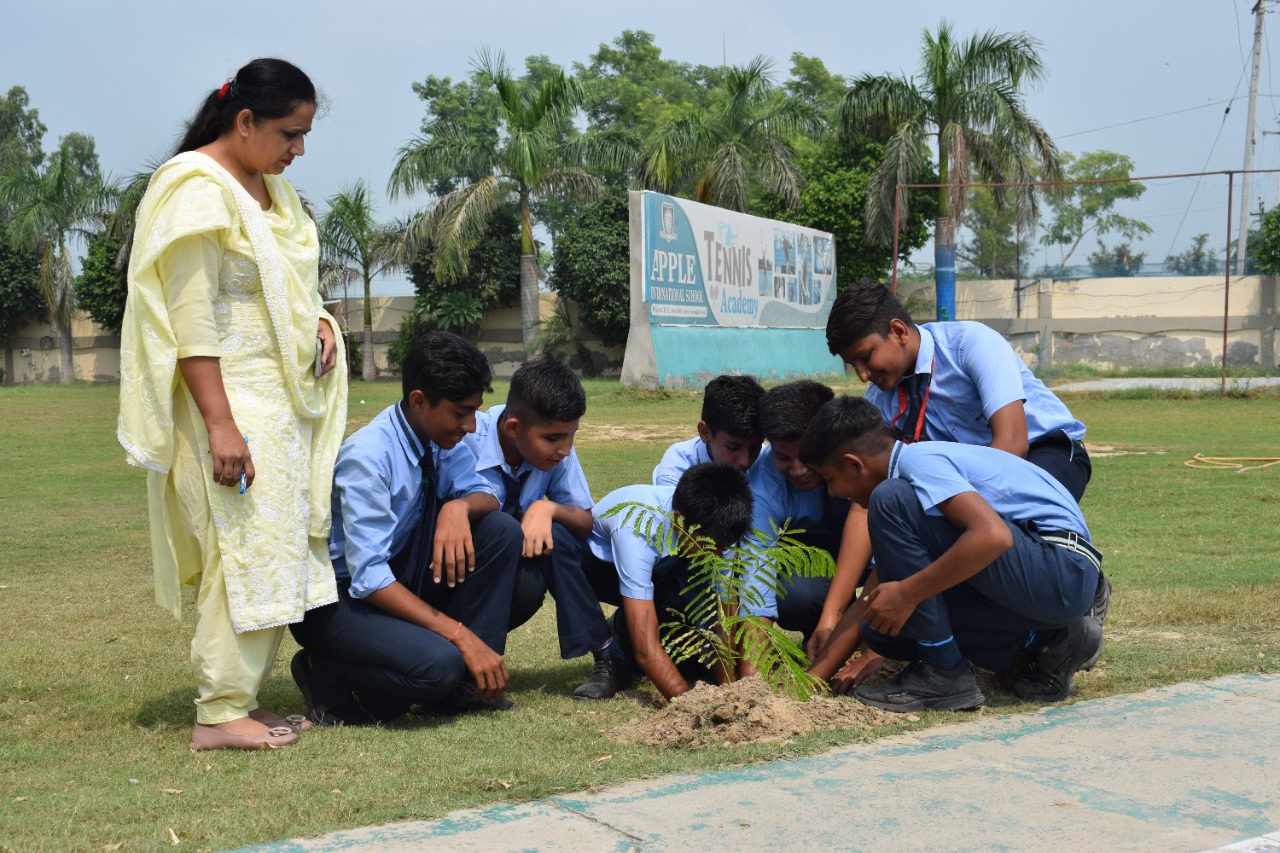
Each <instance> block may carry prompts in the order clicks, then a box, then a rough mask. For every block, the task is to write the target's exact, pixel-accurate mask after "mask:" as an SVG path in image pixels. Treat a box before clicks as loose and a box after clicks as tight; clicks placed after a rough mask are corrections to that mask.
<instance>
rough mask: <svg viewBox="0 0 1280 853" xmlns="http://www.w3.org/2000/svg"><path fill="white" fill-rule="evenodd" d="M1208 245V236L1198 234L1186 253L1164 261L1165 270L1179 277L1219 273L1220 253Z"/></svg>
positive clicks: (1169, 257) (1170, 256)
mask: <svg viewBox="0 0 1280 853" xmlns="http://www.w3.org/2000/svg"><path fill="white" fill-rule="evenodd" d="M1250 236H1251V237H1252V235H1250ZM1208 243H1209V235H1208V234H1197V235H1196V236H1195V237H1193V238H1191V245H1190V246H1189V247H1188V248H1187V250H1186V251H1184V252H1182V253H1181V254H1177V255H1169V256H1168V257H1167V258H1165V259H1164V266H1165V270H1166V271H1167V272H1171V273H1175V274H1177V275H1213V274H1214V273H1217V272H1219V271H1220V269H1219V266H1218V252H1217V250H1215V249H1210V248H1207V246H1208Z"/></svg>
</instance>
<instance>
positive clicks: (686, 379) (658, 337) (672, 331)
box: [652, 326, 844, 388]
mask: <svg viewBox="0 0 1280 853" xmlns="http://www.w3.org/2000/svg"><path fill="white" fill-rule="evenodd" d="M652 333H653V352H654V355H655V357H656V361H657V367H658V381H659V383H661V384H662V385H665V386H673V387H677V388H679V387H701V386H703V385H705V384H706V383H707V381H708V380H710V379H713V378H714V377H716V376H717V375H719V374H721V373H750V374H753V375H754V376H756V378H758V379H762V380H763V379H781V380H786V379H796V378H800V377H803V376H823V375H828V376H829V375H832V374H836V375H843V374H844V364H843V363H842V362H841V361H840V359H839V358H838V357H837V356H834V355H830V354H829V353H828V352H827V338H826V332H825V331H824V330H823V329H761V328H755V329H750V328H741V327H732V326H653V327H652Z"/></svg>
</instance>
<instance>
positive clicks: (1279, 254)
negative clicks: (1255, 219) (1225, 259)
mask: <svg viewBox="0 0 1280 853" xmlns="http://www.w3.org/2000/svg"><path fill="white" fill-rule="evenodd" d="M1233 242H1234V241H1233ZM1248 245H1249V254H1250V256H1252V259H1253V267H1254V270H1255V271H1256V272H1259V273H1262V274H1263V275H1280V207H1273V208H1271V210H1269V211H1267V212H1266V213H1264V214H1263V215H1262V221H1261V222H1260V223H1259V224H1258V231H1257V232H1256V233H1252V234H1250V235H1249V244H1248ZM1232 254H1233V255H1234V254H1236V252H1235V250H1234V249H1233V250H1232Z"/></svg>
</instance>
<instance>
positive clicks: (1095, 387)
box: [1053, 376, 1280, 391]
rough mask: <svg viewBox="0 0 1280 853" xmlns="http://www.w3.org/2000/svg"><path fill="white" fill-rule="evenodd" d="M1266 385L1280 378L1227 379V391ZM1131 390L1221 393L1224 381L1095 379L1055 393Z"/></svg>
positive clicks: (1057, 387)
mask: <svg viewBox="0 0 1280 853" xmlns="http://www.w3.org/2000/svg"><path fill="white" fill-rule="evenodd" d="M1264 385H1280V376H1255V377H1252V378H1245V379H1233V378H1232V377H1230V376H1228V377H1227V390H1228V391H1230V390H1233V389H1248V388H1261V387H1263V386H1264ZM1130 388H1164V389H1183V390H1187V391H1220V390H1222V380H1221V379H1220V378H1218V379H1208V378H1204V377H1197V378H1180V377H1173V376H1171V377H1167V378H1164V379H1144V378H1141V377H1131V378H1130V377H1126V378H1123V379H1093V380H1090V381H1088V382H1066V383H1063V384H1061V385H1054V386H1053V390H1054V391H1126V390H1128V389H1130Z"/></svg>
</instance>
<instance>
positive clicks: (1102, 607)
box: [1080, 572, 1111, 670]
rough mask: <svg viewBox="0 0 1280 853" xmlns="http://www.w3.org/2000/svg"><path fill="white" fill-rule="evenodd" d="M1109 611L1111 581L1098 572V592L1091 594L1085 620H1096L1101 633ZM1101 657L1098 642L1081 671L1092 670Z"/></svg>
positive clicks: (1099, 642)
mask: <svg viewBox="0 0 1280 853" xmlns="http://www.w3.org/2000/svg"><path fill="white" fill-rule="evenodd" d="M1110 609H1111V581H1110V580H1108V579H1107V576H1106V575H1104V574H1103V573H1102V572H1098V591H1097V592H1095V593H1094V594H1093V602H1092V603H1091V604H1090V605H1089V610H1088V612H1086V613H1085V614H1084V615H1085V618H1086V619H1096V620H1097V622H1098V633H1099V634H1101V633H1102V627H1103V625H1104V624H1105V623H1106V621H1107V611H1109V610H1110ZM1101 656H1102V641H1101V640H1099V641H1098V650H1097V651H1096V652H1094V654H1093V656H1092V657H1090V658H1089V659H1088V660H1087V661H1085V662H1084V666H1082V667H1080V668H1081V669H1083V670H1090V669H1093V665H1094V664H1096V663H1097V662H1098V658H1099V657H1101Z"/></svg>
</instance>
